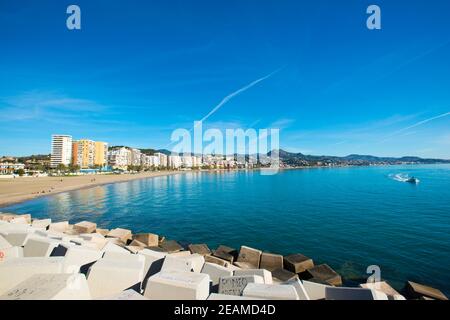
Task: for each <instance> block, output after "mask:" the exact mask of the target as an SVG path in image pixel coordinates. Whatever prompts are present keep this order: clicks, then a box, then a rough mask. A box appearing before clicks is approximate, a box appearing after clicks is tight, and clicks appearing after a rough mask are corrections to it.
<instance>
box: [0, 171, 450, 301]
mask: <svg viewBox="0 0 450 320" xmlns="http://www.w3.org/2000/svg"><path fill="white" fill-rule="evenodd" d="M409 177H416V178H418V179H419V180H420V182H419V183H418V184H412V183H408V182H407V180H408V178H409ZM0 211H4V212H6V211H10V212H17V213H30V214H31V215H32V216H33V217H35V218H48V217H49V218H51V219H52V220H53V221H62V220H69V221H70V222H71V223H76V222H80V221H83V220H89V221H93V222H96V223H97V225H98V227H101V228H116V227H121V228H129V229H131V230H132V231H133V232H134V233H138V232H151V233H156V234H159V235H162V236H165V237H166V238H167V239H174V240H177V241H179V242H181V243H206V244H207V245H208V246H209V247H210V248H212V249H215V248H216V247H217V246H218V245H221V244H223V245H227V246H231V247H235V248H239V247H240V246H241V245H246V246H250V247H254V248H258V249H261V250H264V251H267V252H272V253H279V254H283V255H287V254H292V253H301V254H304V255H306V256H308V257H310V258H312V259H313V260H314V262H315V263H316V264H320V263H327V264H328V265H330V266H331V267H332V268H334V269H335V270H336V271H337V272H339V273H340V274H341V275H342V276H343V278H344V281H345V283H346V284H348V285H357V284H358V283H361V282H365V281H366V279H367V277H368V276H369V275H370V274H368V273H367V272H366V271H367V268H368V267H370V266H378V267H379V268H380V271H381V278H382V279H384V280H387V281H388V282H389V283H390V284H391V285H392V286H393V287H394V288H396V289H399V290H400V289H402V287H403V286H404V283H405V281H407V280H411V281H415V282H419V283H422V284H426V285H430V286H432V287H436V288H438V289H440V290H442V291H443V292H444V293H445V294H446V295H450V165H404V166H370V167H342V168H311V169H296V170H281V171H280V172H279V173H278V174H276V175H262V174H261V172H260V171H258V170H249V171H243V170H242V171H217V172H186V173H180V174H177V175H169V176H162V177H154V178H148V179H141V180H134V181H129V182H121V183H114V184H109V185H103V186H98V187H94V188H90V189H82V190H77V191H71V192H65V193H60V194H56V195H52V196H47V197H42V198H38V199H34V200H31V201H27V202H23V203H20V204H16V205H12V206H9V207H6V208H1V209H0Z"/></svg>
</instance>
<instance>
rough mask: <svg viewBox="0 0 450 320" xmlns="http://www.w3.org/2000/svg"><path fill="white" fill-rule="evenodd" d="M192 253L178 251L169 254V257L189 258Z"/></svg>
mask: <svg viewBox="0 0 450 320" xmlns="http://www.w3.org/2000/svg"><path fill="white" fill-rule="evenodd" d="M191 255H192V253H191V252H190V251H178V252H174V253H169V256H171V257H189V256H191Z"/></svg>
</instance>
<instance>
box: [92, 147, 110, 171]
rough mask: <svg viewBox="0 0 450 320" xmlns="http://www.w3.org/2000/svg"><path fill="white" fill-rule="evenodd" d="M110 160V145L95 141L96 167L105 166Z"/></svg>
mask: <svg viewBox="0 0 450 320" xmlns="http://www.w3.org/2000/svg"><path fill="white" fill-rule="evenodd" d="M107 159H108V144H107V143H106V142H101V141H95V154H94V165H96V166H102V167H103V166H105V165H106V164H107Z"/></svg>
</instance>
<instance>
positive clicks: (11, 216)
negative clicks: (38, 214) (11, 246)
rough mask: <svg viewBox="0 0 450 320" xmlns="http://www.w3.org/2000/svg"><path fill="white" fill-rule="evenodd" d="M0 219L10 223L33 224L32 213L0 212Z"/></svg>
mask: <svg viewBox="0 0 450 320" xmlns="http://www.w3.org/2000/svg"><path fill="white" fill-rule="evenodd" d="M21 218H23V219H25V221H23V219H21ZM16 219H17V220H16ZM0 220H1V221H6V222H9V223H18V224H23V223H25V224H31V215H30V214H15V213H0Z"/></svg>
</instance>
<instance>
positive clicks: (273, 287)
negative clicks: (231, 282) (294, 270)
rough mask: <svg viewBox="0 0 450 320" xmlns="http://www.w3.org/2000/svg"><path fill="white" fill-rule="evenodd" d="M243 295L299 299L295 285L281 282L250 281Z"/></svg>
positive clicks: (271, 298)
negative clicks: (262, 282) (280, 283)
mask: <svg viewBox="0 0 450 320" xmlns="http://www.w3.org/2000/svg"><path fill="white" fill-rule="evenodd" d="M242 295H243V296H245V297H255V298H263V299H269V300H299V297H298V295H297V291H296V290H295V288H294V287H293V286H290V285H279V284H260V283H249V284H248V285H247V286H246V287H245V289H244V292H243V293H242Z"/></svg>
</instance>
